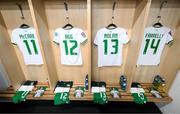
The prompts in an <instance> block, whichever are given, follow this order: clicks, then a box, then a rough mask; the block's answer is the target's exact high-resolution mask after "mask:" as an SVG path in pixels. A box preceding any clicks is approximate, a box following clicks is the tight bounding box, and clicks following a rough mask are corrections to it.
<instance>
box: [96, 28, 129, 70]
mask: <svg viewBox="0 0 180 114" xmlns="http://www.w3.org/2000/svg"><path fill="white" fill-rule="evenodd" d="M127 42H128V35H127V32H126V30H125V29H123V28H120V27H117V28H115V29H107V28H102V29H100V30H99V31H98V32H97V34H96V37H95V40H94V44H95V45H97V46H98V67H102V66H120V65H121V64H122V47H123V44H126V43H127Z"/></svg>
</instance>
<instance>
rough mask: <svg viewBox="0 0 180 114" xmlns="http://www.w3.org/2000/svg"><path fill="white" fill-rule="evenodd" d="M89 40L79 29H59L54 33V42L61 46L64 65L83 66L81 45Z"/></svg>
mask: <svg viewBox="0 0 180 114" xmlns="http://www.w3.org/2000/svg"><path fill="white" fill-rule="evenodd" d="M85 40H87V37H86V35H85V33H84V32H83V31H82V30H81V29H79V28H72V29H68V30H66V29H63V28H58V29H56V30H55V33H54V42H56V43H58V44H60V49H61V50H60V52H61V63H62V64H64V65H82V57H81V49H80V44H81V43H83V42H84V41H85Z"/></svg>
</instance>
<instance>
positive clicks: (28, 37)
mask: <svg viewBox="0 0 180 114" xmlns="http://www.w3.org/2000/svg"><path fill="white" fill-rule="evenodd" d="M11 42H12V43H13V44H16V45H18V47H19V48H20V50H21V52H22V54H23V57H24V62H25V64H26V65H41V64H43V59H42V55H41V51H40V48H39V44H38V39H37V36H36V32H35V29H34V28H33V27H29V28H25V29H23V28H16V29H14V30H13V31H12V36H11Z"/></svg>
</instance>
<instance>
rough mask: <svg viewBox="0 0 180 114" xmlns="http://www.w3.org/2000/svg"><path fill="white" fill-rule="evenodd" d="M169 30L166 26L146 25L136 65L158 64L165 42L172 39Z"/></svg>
mask: <svg viewBox="0 0 180 114" xmlns="http://www.w3.org/2000/svg"><path fill="white" fill-rule="evenodd" d="M172 40H173V38H172V34H171V30H170V29H169V28H167V27H160V28H155V27H153V26H151V27H147V28H146V29H145V31H144V39H143V41H142V44H141V49H140V54H139V58H138V61H137V65H158V64H159V63H160V57H161V54H162V51H163V49H164V46H165V44H168V43H169V42H170V41H172Z"/></svg>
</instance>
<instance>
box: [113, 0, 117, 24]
mask: <svg viewBox="0 0 180 114" xmlns="http://www.w3.org/2000/svg"><path fill="white" fill-rule="evenodd" d="M115 7H116V1H114V3H113V7H112V23H113V22H114V10H115Z"/></svg>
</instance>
